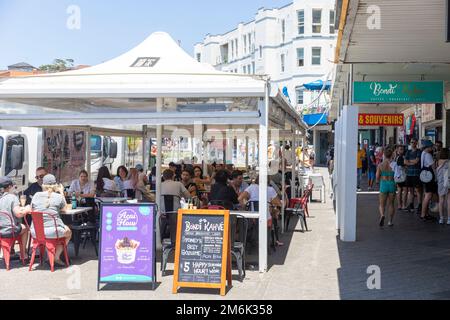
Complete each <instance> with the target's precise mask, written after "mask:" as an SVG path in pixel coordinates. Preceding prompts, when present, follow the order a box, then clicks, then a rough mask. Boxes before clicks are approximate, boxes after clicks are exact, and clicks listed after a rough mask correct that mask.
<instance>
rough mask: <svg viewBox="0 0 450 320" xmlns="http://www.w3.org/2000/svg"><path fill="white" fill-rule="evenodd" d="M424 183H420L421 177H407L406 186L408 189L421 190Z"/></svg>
mask: <svg viewBox="0 0 450 320" xmlns="http://www.w3.org/2000/svg"><path fill="white" fill-rule="evenodd" d="M422 184H423V183H422V181H420V178H419V176H407V177H406V182H405V185H406V187H408V188H421V187H422Z"/></svg>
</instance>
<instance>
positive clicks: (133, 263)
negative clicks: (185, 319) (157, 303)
mask: <svg viewBox="0 0 450 320" xmlns="http://www.w3.org/2000/svg"><path fill="white" fill-rule="evenodd" d="M100 214H101V216H100V219H101V220H100V221H101V228H100V250H99V259H98V278H97V279H98V280H97V291H99V290H100V284H101V283H106V284H111V283H115V284H118V283H121V284H124V283H127V284H137V283H140V284H142V283H145V284H149V285H150V287H151V290H155V288H156V205H155V204H154V203H138V204H128V203H119V204H110V203H102V204H101V206H100Z"/></svg>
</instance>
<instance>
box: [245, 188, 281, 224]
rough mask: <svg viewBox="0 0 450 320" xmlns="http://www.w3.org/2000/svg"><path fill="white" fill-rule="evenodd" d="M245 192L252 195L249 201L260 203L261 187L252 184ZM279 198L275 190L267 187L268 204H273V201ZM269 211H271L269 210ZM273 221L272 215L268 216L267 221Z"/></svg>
mask: <svg viewBox="0 0 450 320" xmlns="http://www.w3.org/2000/svg"><path fill="white" fill-rule="evenodd" d="M245 192H247V193H248V194H249V195H250V198H249V199H248V201H259V185H257V184H252V185H250V186H249V187H248V188H247V189H245ZM276 197H277V192H276V191H275V189H274V188H272V187H270V186H267V202H271V201H272V200H273V199H275V198H276ZM267 210H269V209H267ZM270 219H272V217H271V215H270V213H268V214H267V220H270Z"/></svg>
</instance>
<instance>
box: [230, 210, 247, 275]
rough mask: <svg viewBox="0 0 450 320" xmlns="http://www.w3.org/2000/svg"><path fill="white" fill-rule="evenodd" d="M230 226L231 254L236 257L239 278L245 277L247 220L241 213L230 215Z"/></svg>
mask: <svg viewBox="0 0 450 320" xmlns="http://www.w3.org/2000/svg"><path fill="white" fill-rule="evenodd" d="M230 226H231V254H232V256H233V257H234V258H235V259H236V264H237V267H238V271H239V278H240V281H241V282H242V281H243V280H244V279H245V254H246V250H245V247H246V243H247V231H248V220H247V219H246V218H245V217H244V216H241V215H231V216H230Z"/></svg>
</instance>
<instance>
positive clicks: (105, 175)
mask: <svg viewBox="0 0 450 320" xmlns="http://www.w3.org/2000/svg"><path fill="white" fill-rule="evenodd" d="M95 184H96V185H95V187H96V194H97V196H98V197H117V196H118V195H119V192H120V190H119V188H118V187H117V185H116V183H115V182H114V181H113V180H112V178H111V173H109V169H108V168H107V167H105V166H103V167H101V168H100V170H98V175H97V180H96V182H95Z"/></svg>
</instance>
